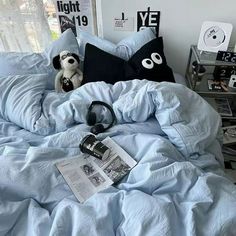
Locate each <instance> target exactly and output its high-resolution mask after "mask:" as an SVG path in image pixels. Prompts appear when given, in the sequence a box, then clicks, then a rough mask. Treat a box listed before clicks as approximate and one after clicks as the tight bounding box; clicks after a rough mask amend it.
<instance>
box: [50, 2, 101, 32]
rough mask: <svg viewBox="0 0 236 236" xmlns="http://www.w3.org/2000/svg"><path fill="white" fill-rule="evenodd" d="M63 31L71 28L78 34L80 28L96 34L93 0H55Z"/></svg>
mask: <svg viewBox="0 0 236 236" xmlns="http://www.w3.org/2000/svg"><path fill="white" fill-rule="evenodd" d="M54 5H55V8H56V14H57V18H58V21H59V25H60V30H61V32H64V31H65V30H67V29H68V28H71V29H72V31H73V32H74V34H75V36H78V33H79V31H78V30H79V28H80V29H82V30H85V31H87V32H90V33H91V34H95V33H96V32H95V28H96V24H95V23H96V21H95V19H94V16H93V0H63V1H59V0H54Z"/></svg>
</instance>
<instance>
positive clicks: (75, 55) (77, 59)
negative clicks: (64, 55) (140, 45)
mask: <svg viewBox="0 0 236 236" xmlns="http://www.w3.org/2000/svg"><path fill="white" fill-rule="evenodd" d="M72 56H73V57H74V58H75V59H76V61H77V62H78V63H79V62H80V59H79V56H78V55H77V54H75V53H72Z"/></svg>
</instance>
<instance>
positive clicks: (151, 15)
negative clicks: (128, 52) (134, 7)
mask: <svg viewBox="0 0 236 236" xmlns="http://www.w3.org/2000/svg"><path fill="white" fill-rule="evenodd" d="M159 25H160V11H151V10H150V7H148V9H147V10H146V11H138V12H137V31H139V30H142V29H144V28H146V27H155V28H156V32H157V36H158V34H159Z"/></svg>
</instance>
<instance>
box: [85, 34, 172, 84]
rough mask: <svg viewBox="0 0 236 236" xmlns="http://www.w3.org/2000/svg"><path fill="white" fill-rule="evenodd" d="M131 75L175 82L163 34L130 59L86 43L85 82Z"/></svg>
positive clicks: (122, 78)
mask: <svg viewBox="0 0 236 236" xmlns="http://www.w3.org/2000/svg"><path fill="white" fill-rule="evenodd" d="M130 79H147V80H152V81H157V82H161V81H169V82H175V81H174V76H173V72H172V69H171V68H170V67H169V66H168V65H167V62H166V58H165V55H164V51H163V40H162V38H161V37H159V38H156V39H153V40H152V41H150V42H148V43H146V44H145V45H144V46H143V47H141V48H140V49H139V50H138V51H137V52H136V53H135V54H134V55H133V56H132V57H131V58H130V59H129V60H128V61H125V60H123V59H121V58H119V57H116V56H114V55H111V54H109V53H107V52H105V51H103V50H101V49H99V48H97V47H95V46H93V45H91V44H87V45H86V49H85V60H84V80H83V81H84V83H88V82H96V81H105V82H107V83H111V84H114V83H116V82H118V81H124V80H130Z"/></svg>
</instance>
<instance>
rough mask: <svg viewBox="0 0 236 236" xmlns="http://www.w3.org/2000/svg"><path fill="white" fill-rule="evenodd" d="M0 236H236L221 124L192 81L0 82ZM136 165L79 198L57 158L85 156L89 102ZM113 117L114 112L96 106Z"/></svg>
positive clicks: (234, 190)
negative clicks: (62, 86)
mask: <svg viewBox="0 0 236 236" xmlns="http://www.w3.org/2000/svg"><path fill="white" fill-rule="evenodd" d="M0 90H1V91H4V92H2V93H1V95H0V235H24V236H25V235H29V236H34V235H37V236H41V235H54V236H56V235H58V236H59V235H60V236H65V235H66V236H69V235H79V236H83V235H86V236H88V235H102V236H111V235H128V236H133V235H135V236H136V235H140V236H143V235H145V236H146V235H181V236H182V235H191V236H192V235H201V236H202V235H235V234H236V228H235V224H236V187H235V186H234V185H233V183H232V182H231V181H230V180H228V179H227V178H226V176H225V175H224V172H223V168H222V167H223V157H222V154H221V132H220V126H221V121H220V117H219V115H218V114H217V113H216V112H215V111H214V110H213V109H212V108H211V107H210V105H208V104H207V103H206V102H205V101H204V100H203V99H202V98H201V97H200V96H198V95H197V94H196V93H194V92H193V91H191V90H189V89H188V88H186V87H185V86H182V85H178V84H172V83H167V82H162V83H155V82H150V81H146V80H133V81H126V82H118V83H116V84H115V85H109V84H105V83H103V82H97V83H89V84H86V85H84V86H82V87H80V88H78V89H76V90H74V91H72V92H69V93H66V94H57V93H55V92H54V91H46V90H45V87H44V82H43V80H37V81H34V83H33V84H32V85H30V87H29V86H28V87H26V86H25V84H24V83H22V81H21V80H20V79H16V80H14V81H12V80H11V79H10V78H9V80H5V81H4V82H3V81H1V82H0ZM93 100H101V101H104V102H107V103H109V104H110V105H112V106H113V109H114V111H115V114H116V116H117V120H118V122H117V124H116V125H115V126H114V127H113V128H111V129H110V130H108V131H107V132H106V133H103V134H99V135H98V138H99V139H103V138H105V137H106V136H110V137H111V138H112V139H114V141H115V142H117V143H118V144H119V145H120V146H121V147H122V148H123V149H125V150H126V151H127V152H128V153H129V154H130V155H131V156H132V157H133V158H134V159H135V160H136V161H137V162H138V164H137V166H136V167H135V168H134V169H132V170H131V172H130V173H129V175H127V176H126V177H125V178H123V179H122V181H120V182H119V183H118V184H116V185H114V186H111V187H109V188H107V189H105V190H103V191H101V192H99V193H97V194H95V195H93V196H92V197H91V198H90V199H88V200H87V201H86V202H85V203H83V204H80V203H79V202H78V201H77V200H76V198H75V196H74V195H73V193H72V192H71V190H70V188H69V187H68V185H67V184H66V183H65V181H64V179H63V177H62V176H61V175H60V173H59V172H58V170H57V169H56V167H55V163H56V162H58V161H60V160H63V159H65V158H70V157H74V156H75V155H78V154H80V150H79V142H80V140H81V138H82V137H84V136H85V135H86V134H88V133H89V131H90V127H89V126H87V125H86V112H87V108H88V106H89V104H90V102H91V101H93ZM98 114H100V115H99V117H98V119H99V120H102V121H103V122H104V123H108V122H109V120H110V116H109V113H108V112H107V111H105V110H102V109H100V110H98Z"/></svg>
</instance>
